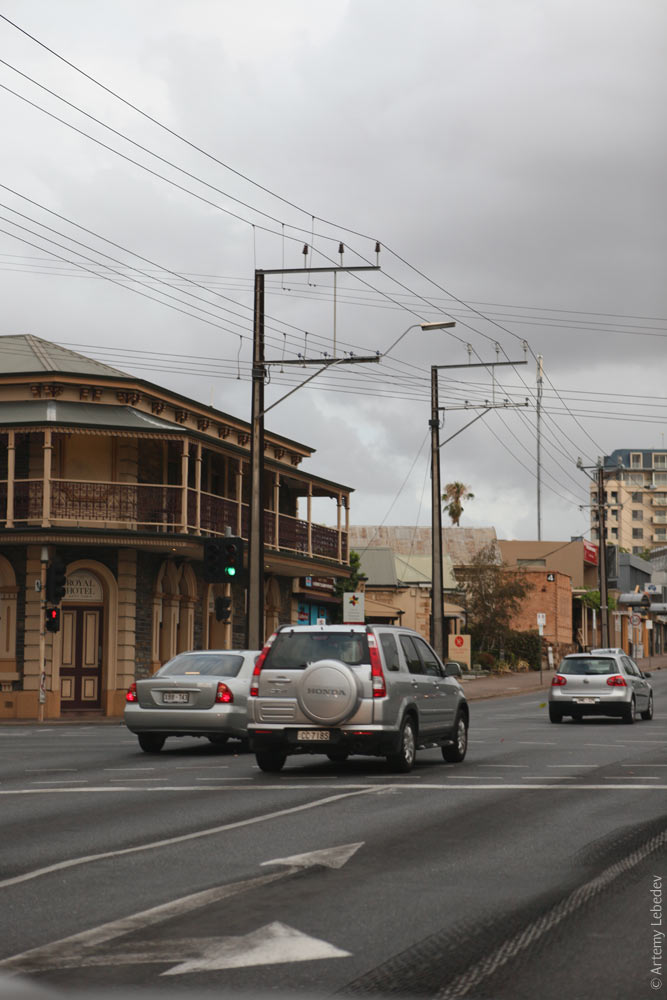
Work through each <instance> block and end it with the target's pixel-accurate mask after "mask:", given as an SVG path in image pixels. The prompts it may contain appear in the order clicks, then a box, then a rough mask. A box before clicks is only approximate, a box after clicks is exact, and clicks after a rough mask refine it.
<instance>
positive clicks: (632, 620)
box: [630, 615, 641, 626]
mask: <svg viewBox="0 0 667 1000" xmlns="http://www.w3.org/2000/svg"><path fill="white" fill-rule="evenodd" d="M640 622H641V618H640V616H639V615H630V624H631V625H635V626H637V625H639V623H640Z"/></svg>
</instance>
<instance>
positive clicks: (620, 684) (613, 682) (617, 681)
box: [607, 674, 628, 688]
mask: <svg viewBox="0 0 667 1000" xmlns="http://www.w3.org/2000/svg"><path fill="white" fill-rule="evenodd" d="M607 684H608V685H609V687H612V688H624V687H627V686H628V685H627V684H626V683H625V677H621V675H620V674H614V675H613V677H607Z"/></svg>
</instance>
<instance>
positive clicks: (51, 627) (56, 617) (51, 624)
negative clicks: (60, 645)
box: [45, 608, 60, 632]
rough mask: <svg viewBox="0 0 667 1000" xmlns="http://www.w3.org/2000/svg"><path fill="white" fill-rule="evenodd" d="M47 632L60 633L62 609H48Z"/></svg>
mask: <svg viewBox="0 0 667 1000" xmlns="http://www.w3.org/2000/svg"><path fill="white" fill-rule="evenodd" d="M45 623H46V631H47V632H59V631H60V608H47V609H46V619H45Z"/></svg>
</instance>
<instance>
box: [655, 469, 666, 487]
mask: <svg viewBox="0 0 667 1000" xmlns="http://www.w3.org/2000/svg"><path fill="white" fill-rule="evenodd" d="M653 485H654V486H667V472H654V473H653Z"/></svg>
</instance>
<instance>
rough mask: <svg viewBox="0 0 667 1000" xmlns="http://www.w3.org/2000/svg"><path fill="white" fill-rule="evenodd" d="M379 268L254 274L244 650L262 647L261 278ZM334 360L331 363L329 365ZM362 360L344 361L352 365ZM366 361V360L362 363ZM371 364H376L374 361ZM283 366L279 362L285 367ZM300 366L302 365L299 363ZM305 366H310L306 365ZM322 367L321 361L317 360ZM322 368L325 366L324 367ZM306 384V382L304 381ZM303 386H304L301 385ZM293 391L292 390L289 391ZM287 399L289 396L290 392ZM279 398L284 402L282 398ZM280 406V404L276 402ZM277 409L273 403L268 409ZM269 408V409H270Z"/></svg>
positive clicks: (294, 269) (264, 363) (303, 269)
mask: <svg viewBox="0 0 667 1000" xmlns="http://www.w3.org/2000/svg"><path fill="white" fill-rule="evenodd" d="M379 270H381V268H380V267H378V266H374V265H363V266H360V267H298V268H297V267H287V268H286V267H282V268H273V269H264V268H261V269H257V270H255V294H254V315H253V340H252V396H251V416H250V423H251V434H250V475H251V481H250V523H249V528H248V604H247V613H246V644H247V648H248V649H261V648H262V646H263V645H264V498H263V483H264V414H265V413H266V412H267V411H266V410H265V408H264V383H265V379H266V366H267V364H274V363H275V362H272V361H269V362H267V361H266V360H265V358H264V278H265V275H267V274H310V273H313V274H323V273H327V272H328V273H334V274H336V273H338V272H339V271H379ZM333 360H334V359H332V361H333ZM361 360H362V359H351V358H350V359H347V358H346V359H345V361H346V363H348V364H350V363H354V361H361ZM364 360H366V359H364ZM372 360H373V361H375V360H377V359H376V358H375V357H373V358H372ZM286 363H287V362H283V364H286ZM301 363H303V362H301ZM309 363H311V364H312V363H313V362H312V361H309ZM316 363H318V364H320V365H322V363H323V362H322V359H321V358H320V359H318V360H317V362H316ZM325 367H326V365H325ZM306 381H310V379H306ZM303 384H304V385H305V382H304V383H303ZM292 391H295V390H292ZM287 395H291V392H290V393H288V394H287ZM283 398H287V397H286V396H285V397H283ZM278 402H280V400H278ZM275 405H277V404H276V403H273V404H272V406H275ZM272 406H271V407H269V409H271V408H272Z"/></svg>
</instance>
